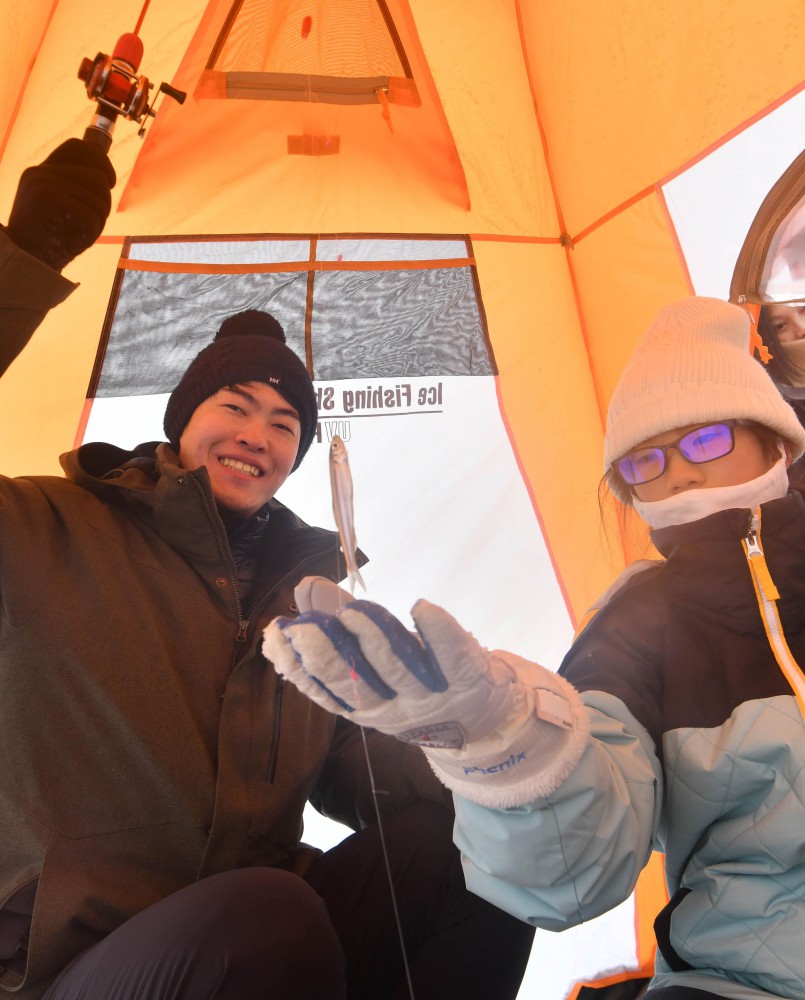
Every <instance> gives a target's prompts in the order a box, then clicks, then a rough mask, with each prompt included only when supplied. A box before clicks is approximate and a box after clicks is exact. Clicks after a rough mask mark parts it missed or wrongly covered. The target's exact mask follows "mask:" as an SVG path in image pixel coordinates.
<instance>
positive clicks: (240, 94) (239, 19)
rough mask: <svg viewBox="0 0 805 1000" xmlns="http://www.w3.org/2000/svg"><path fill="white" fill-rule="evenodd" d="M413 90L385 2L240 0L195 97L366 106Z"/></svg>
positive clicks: (406, 62)
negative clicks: (397, 92) (398, 91)
mask: <svg viewBox="0 0 805 1000" xmlns="http://www.w3.org/2000/svg"><path fill="white" fill-rule="evenodd" d="M401 85H402V86H401ZM412 87H413V80H412V79H411V70H410V67H409V64H408V61H407V59H406V57H405V53H404V51H403V48H402V44H401V42H400V39H399V36H398V34H397V32H396V29H395V28H394V24H393V22H392V20H391V17H390V15H389V12H388V9H387V7H386V4H385V3H384V0H304V2H303V0H286V2H285V3H282V4H280V3H276V2H272V0H239V2H236V3H235V4H233V7H232V9H231V10H230V13H229V16H228V17H227V19H226V22H225V24H224V26H223V29H222V30H221V33H220V34H219V36H218V39H217V41H216V44H215V46H214V48H213V51H212V54H211V56H210V59H209V61H208V63H207V69H206V72H205V74H204V76H203V78H202V82H201V87H200V89H199V95H200V96H218V97H228V98H239V99H241V100H244V99H245V100H272V101H309V102H316V103H321V102H324V103H330V104H332V103H335V104H366V103H375V102H376V101H377V100H378V94H379V93H380V92H382V93H383V95H384V96H386V95H389V93H390V92H391V93H392V94H393V93H394V92H395V91H397V90H400V89H401V90H403V91H411V89H412ZM392 99H393V98H392ZM408 103H410V96H409V101H408Z"/></svg>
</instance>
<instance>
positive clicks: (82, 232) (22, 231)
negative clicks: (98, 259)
mask: <svg viewBox="0 0 805 1000" xmlns="http://www.w3.org/2000/svg"><path fill="white" fill-rule="evenodd" d="M116 180H117V177H116V176H115V170H114V167H113V166H112V164H111V162H110V161H109V157H108V156H107V155H106V153H105V152H104V151H103V150H102V149H101V148H100V146H98V145H94V144H93V143H90V142H86V141H85V140H83V139H68V140H67V141H66V142H63V143H62V144H61V146H59V147H58V148H56V149H54V150H53V152H52V153H51V154H50V156H48V158H47V159H46V160H45V161H44V162H43V163H40V164H39V165H38V166H36V167H28V169H27V170H25V171H23V174H22V177H20V182H19V185H18V187H17V194H16V196H15V198H14V204H13V206H12V208H11V217H10V219H9V221H8V226H7V228H6V231H7V233H8V235H9V236H10V237H11V239H12V240H13V241H14V242H15V243H16V244H17V246H18V247H20V249H22V250H25V251H27V252H28V253H30V254H32V255H33V256H34V257H38V258H39V259H40V260H41V261H44V263H45V264H47V265H48V266H49V267H52V268H53V269H54V270H56V271H61V269H62V268H63V267H64V266H65V265H67V264H69V262H70V261H71V260H72V259H73V258H74V257H77V256H78V254H80V253H81V252H82V251H84V250H86V249H87V247H90V246H92V244H93V243H94V242H95V240H97V239H98V237H99V236H100V235H101V233H102V231H103V227H104V225H105V223H106V219H107V217H108V215H109V212H110V210H111V207H112V194H111V192H112V188H113V187H114V186H115V181H116Z"/></svg>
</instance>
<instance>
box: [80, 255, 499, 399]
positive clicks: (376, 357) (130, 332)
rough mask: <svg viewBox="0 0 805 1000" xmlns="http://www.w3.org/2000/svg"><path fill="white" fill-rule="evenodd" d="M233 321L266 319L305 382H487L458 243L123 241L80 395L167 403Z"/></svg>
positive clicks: (470, 276)
mask: <svg viewBox="0 0 805 1000" xmlns="http://www.w3.org/2000/svg"><path fill="white" fill-rule="evenodd" d="M242 309H264V310H266V311H268V312H271V313H273V314H274V315H275V316H276V317H277V319H278V320H279V321H280V322H281V323H282V325H283V327H284V328H285V330H286V332H287V338H288V344H289V346H290V347H291V348H292V349H293V350H294V351H295V352H296V353H297V354H298V355H299V357H301V358H303V359H305V360H306V362H307V364H308V368H309V370H310V371H311V372H312V375H313V377H314V378H316V379H325V380H332V379H343V378H397V377H409V376H431V375H442V376H449V375H491V374H495V366H494V358H493V355H492V351H491V347H490V345H489V339H488V335H487V330H486V325H485V322H484V313H483V306H482V303H481V300H480V296H479V293H478V287H477V281H476V278H475V268H474V261H473V259H472V251H471V246H470V243H469V240H468V239H465V238H461V237H459V238H452V239H451V238H448V239H445V238H442V237H439V238H435V237H428V238H424V239H407V238H405V239H404V238H399V239H398V238H382V239H380V238H374V239H369V238H364V239H360V238H349V239H347V238H343V237H331V238H323V237H317V238H288V239H248V240H238V239H230V240H226V241H220V242H214V243H213V242H210V241H206V240H193V241H189V240H185V241H182V242H156V241H144V240H143V241H140V240H132V241H131V242H130V243H129V244H128V247H127V251H126V256H125V257H124V258H123V259H122V260H121V267H120V269H119V273H118V279H117V281H116V287H115V290H114V294H113V300H112V305H111V307H110V309H109V311H108V314H107V320H106V326H105V329H104V333H103V338H102V343H101V348H100V350H99V354H98V358H97V360H96V365H95V372H94V374H93V382H92V385H91V387H90V396H92V397H96V398H102V397H115V396H144V395H152V394H159V393H166V392H170V391H171V389H172V388H173V387H174V386H175V385H176V382H177V381H178V378H179V376H180V375H181V373H182V372H183V371H184V369H185V368H186V366H187V364H188V363H189V362H190V360H191V359H192V358H193V357H194V356H195V354H196V353H197V352H198V351H199V350H200V349H201V348H202V347H204V346H205V344H207V343H209V341H210V340H211V339H212V337H213V336H214V334H215V331H216V330H217V329H218V327H219V326H220V323H221V321H222V320H223V319H224V318H225V317H226V316H228V315H231V314H232V313H234V312H238V311H240V310H242Z"/></svg>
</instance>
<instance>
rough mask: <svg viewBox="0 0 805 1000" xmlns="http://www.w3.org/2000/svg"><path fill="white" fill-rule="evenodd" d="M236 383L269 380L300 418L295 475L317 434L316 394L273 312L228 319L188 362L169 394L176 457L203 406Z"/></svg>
mask: <svg viewBox="0 0 805 1000" xmlns="http://www.w3.org/2000/svg"><path fill="white" fill-rule="evenodd" d="M238 382H265V383H266V384H267V385H269V386H271V388H272V389H275V390H276V391H277V392H278V393H279V394H280V396H282V397H283V399H285V400H286V401H287V402H289V403H290V404H291V406H292V407H293V408H294V409H295V410H296V412H297V413H298V414H299V420H300V422H301V428H300V437H299V450H298V452H297V453H296V461H295V462H294V466H293V469H292V470H291V471H292V472H293V471H294V469H297V468H298V467H299V463H300V462H301V461H302V459H303V458H304V457H305V453H306V452H307V450H308V448H309V447H310V445H311V443H312V441H313V437H314V435H315V433H316V424H317V421H318V406H317V404H316V393H315V390H314V388H313V382H312V381H311V378H310V376H309V375H308V373H307V369H306V368H305V366H304V365H303V364H302V362H301V361H300V360H299V358H298V357H297V356H296V355H295V354H294V353H293V351H292V350H291V349H290V348H289V347H287V346H286V345H285V331H284V330H283V329H282V327H281V326H280V324H279V323H278V322H277V320H276V319H274V317H273V316H272V315H271V314H270V313H266V312H260V310H258V309H247V310H246V311H245V312H240V313H236V314H235V315H234V316H230V317H229V318H228V319H225V320H224V321H223V323H222V324H221V327H220V329H219V330H218V333H216V335H215V339H214V340H213V342H212V343H211V344H208V345H207V347H205V348H204V349H203V350H202V351H200V352H199V353H198V354H197V355H196V356H195V358H194V359H193V360H192V361H191V362H190V364H189V366H188V368H187V371H186V372H185V373H184V375H183V376H182V378H181V380H180V382H179V384H178V385H177V386H176V388H175V389H174V390H173V392H172V393H171V395H170V399H169V400H168V406H167V409H166V410H165V420H164V425H163V426H164V428H165V434H166V435H167V438H168V441H170V443H171V446H172V447H173V449H174V451H176V452H177V453H178V451H179V438H180V437H181V436H182V432H183V431H184V429H185V427H186V426H187V423H188V421H189V420H190V418H191V416H192V415H193V411H194V410H195V409H196V407H197V406H198V405H199V403H203V402H204V400H205V399H209V397H210V396H212V395H214V394H215V393H216V392H218V390H219V389H222V388H223V387H224V386H225V385H236V384H237V383H238Z"/></svg>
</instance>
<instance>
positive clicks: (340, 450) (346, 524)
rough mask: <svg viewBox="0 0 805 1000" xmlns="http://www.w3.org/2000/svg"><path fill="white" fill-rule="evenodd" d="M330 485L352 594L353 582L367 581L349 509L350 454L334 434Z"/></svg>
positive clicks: (350, 507) (350, 489) (331, 446)
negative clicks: (361, 569)
mask: <svg viewBox="0 0 805 1000" xmlns="http://www.w3.org/2000/svg"><path fill="white" fill-rule="evenodd" d="M330 489H331V491H332V495H333V515H334V517H335V523H336V526H337V528H338V537H339V539H340V541H341V551H342V552H343V553H344V561H345V562H346V567H347V576H348V579H349V589H350V591H351V592H352V593H353V594H354V593H355V583H356V582H357V583H359V584H360V585H361V587H363V589H364V590H366V584H365V583H364V582H363V578H362V577H361V573H360V570H359V569H358V557H357V552H358V540H357V538H356V536H355V515H354V513H353V509H352V473H351V472H350V470H349V456H348V455H347V449H346V446H345V445H344V442H343V441H342V440H341V438H340V437H338V435H337V434H336V435H335V436H334V437H333V439H332V441H331V442H330Z"/></svg>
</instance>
